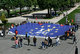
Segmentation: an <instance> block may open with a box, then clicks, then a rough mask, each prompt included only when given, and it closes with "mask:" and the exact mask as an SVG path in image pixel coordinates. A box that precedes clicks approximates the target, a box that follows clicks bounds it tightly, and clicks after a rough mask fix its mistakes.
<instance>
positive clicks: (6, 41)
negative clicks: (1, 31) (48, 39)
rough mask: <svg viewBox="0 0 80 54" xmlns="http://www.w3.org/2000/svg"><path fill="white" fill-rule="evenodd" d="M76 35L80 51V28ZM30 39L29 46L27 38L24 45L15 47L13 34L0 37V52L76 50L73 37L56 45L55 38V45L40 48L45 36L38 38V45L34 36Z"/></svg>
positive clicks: (53, 53) (38, 53) (27, 53)
mask: <svg viewBox="0 0 80 54" xmlns="http://www.w3.org/2000/svg"><path fill="white" fill-rule="evenodd" d="M76 37H77V39H78V41H77V42H78V43H77V46H78V49H79V53H80V46H79V45H80V29H79V30H78V31H77V32H76ZM30 39H31V40H30V41H31V43H30V45H29V46H27V40H23V47H22V48H18V49H15V48H14V41H11V36H8V35H7V36H6V37H5V38H3V37H0V54H74V52H75V45H74V44H73V43H72V42H73V41H72V40H71V39H67V40H60V42H61V44H60V45H58V46H55V44H54V43H55V39H53V44H54V45H53V47H48V48H47V49H40V46H41V42H42V41H43V40H44V39H43V38H37V46H36V47H34V46H33V41H32V38H30Z"/></svg>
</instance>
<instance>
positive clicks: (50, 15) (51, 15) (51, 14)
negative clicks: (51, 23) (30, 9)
mask: <svg viewBox="0 0 80 54" xmlns="http://www.w3.org/2000/svg"><path fill="white" fill-rule="evenodd" d="M51 16H52V13H51V8H50V17H51Z"/></svg>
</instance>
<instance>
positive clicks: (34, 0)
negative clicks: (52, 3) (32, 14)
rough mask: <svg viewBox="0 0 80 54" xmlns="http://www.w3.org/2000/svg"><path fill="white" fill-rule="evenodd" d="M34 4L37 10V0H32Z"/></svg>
mask: <svg viewBox="0 0 80 54" xmlns="http://www.w3.org/2000/svg"><path fill="white" fill-rule="evenodd" d="M32 5H34V7H35V10H36V5H37V0H32Z"/></svg>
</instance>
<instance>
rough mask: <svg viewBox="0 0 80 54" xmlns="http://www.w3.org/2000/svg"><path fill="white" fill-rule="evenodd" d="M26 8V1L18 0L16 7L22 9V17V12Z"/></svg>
mask: <svg viewBox="0 0 80 54" xmlns="http://www.w3.org/2000/svg"><path fill="white" fill-rule="evenodd" d="M24 6H25V1H24V0H16V7H19V8H20V15H21V10H22V8H23V7H24Z"/></svg>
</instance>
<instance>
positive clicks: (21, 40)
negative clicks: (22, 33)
mask: <svg viewBox="0 0 80 54" xmlns="http://www.w3.org/2000/svg"><path fill="white" fill-rule="evenodd" d="M19 42H20V47H22V42H23V39H22V38H21V37H20V39H19Z"/></svg>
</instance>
